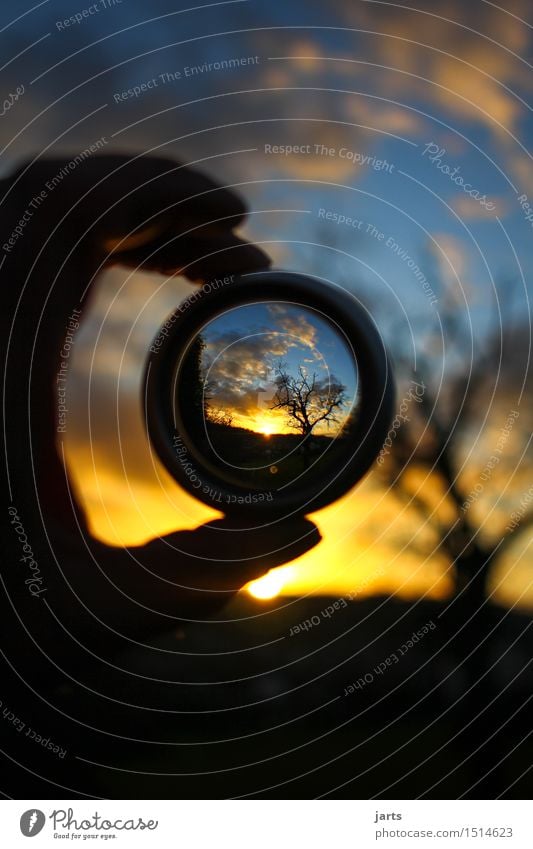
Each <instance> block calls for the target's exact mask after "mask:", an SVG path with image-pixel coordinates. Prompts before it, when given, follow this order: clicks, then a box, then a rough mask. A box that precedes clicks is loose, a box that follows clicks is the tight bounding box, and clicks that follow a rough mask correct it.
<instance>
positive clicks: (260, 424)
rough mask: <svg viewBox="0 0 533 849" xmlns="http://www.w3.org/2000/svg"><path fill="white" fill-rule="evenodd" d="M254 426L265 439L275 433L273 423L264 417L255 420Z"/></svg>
mask: <svg viewBox="0 0 533 849" xmlns="http://www.w3.org/2000/svg"><path fill="white" fill-rule="evenodd" d="M255 426H256V428H257V431H258V433H261V434H263V436H266V437H267V439H268V437H269V436H272V434H273V433H275V425H274V422H273V421H272V420H271V419H268V418H266V417H265V418H262V419H257V420H256V423H255Z"/></svg>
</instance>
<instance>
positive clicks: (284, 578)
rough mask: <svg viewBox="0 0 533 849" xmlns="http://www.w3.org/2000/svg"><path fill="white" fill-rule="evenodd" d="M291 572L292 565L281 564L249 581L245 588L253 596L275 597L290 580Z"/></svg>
mask: <svg viewBox="0 0 533 849" xmlns="http://www.w3.org/2000/svg"><path fill="white" fill-rule="evenodd" d="M293 573H294V568H293V567H292V566H281V567H279V568H278V569H271V570H270V572H267V573H266V575H263V577H262V578H258V579H257V580H256V581H251V583H249V584H247V586H246V590H247V592H248V593H249V594H250V595H251V596H252V597H253V598H258V599H263V600H267V599H271V598H275V597H276V596H277V595H279V593H280V592H281V590H282V589H283V587H284V586H285V584H287V583H288V582H289V581H290V580H291V578H292V576H293Z"/></svg>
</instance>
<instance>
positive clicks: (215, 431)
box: [174, 301, 360, 490]
mask: <svg viewBox="0 0 533 849" xmlns="http://www.w3.org/2000/svg"><path fill="white" fill-rule="evenodd" d="M180 368H181V381H183V382H182V383H181V381H180V379H179V377H178V375H176V379H175V380H174V385H175V386H180V385H182V386H183V387H184V389H185V392H183V391H182V392H181V393H180V391H179V390H178V392H177V393H176V397H175V410H174V412H175V416H176V415H179V412H180V409H179V408H180V407H181V410H182V420H183V423H184V425H185V428H186V430H187V432H188V433H189V434H190V433H195V434H196V439H195V447H196V450H197V451H200V452H201V454H202V456H203V458H204V459H205V460H209V462H210V463H211V464H212V465H213V466H215V467H216V470H217V474H219V475H220V476H221V478H224V479H225V480H227V481H228V483H231V484H234V485H238V486H246V487H248V488H250V489H251V490H272V489H275V490H280V489H282V488H288V487H295V486H298V487H303V486H309V485H313V486H315V487H316V484H317V482H318V481H319V480H320V479H327V478H328V477H331V475H332V472H333V470H334V469H335V468H337V469H339V468H342V465H343V463H344V462H345V461H346V456H347V444H346V443H347V440H349V439H350V430H351V426H352V427H353V423H354V421H355V418H356V416H357V410H358V399H359V397H360V396H359V393H358V374H357V363H356V360H355V356H354V353H353V351H351V350H350V348H349V345H348V343H347V341H346V339H345V338H344V336H343V334H342V331H341V330H340V328H338V327H335V325H334V324H333V323H332V322H331V321H329V319H327V318H326V317H325V316H323V315H321V314H320V313H318V312H316V311H315V310H311V309H309V308H308V307H304V306H301V305H300V304H294V303H283V302H280V301H267V302H257V303H252V304H246V305H244V306H238V307H234V308H232V309H229V310H226V311H224V312H222V313H221V314H220V315H217V316H216V317H215V318H214V319H212V320H211V321H210V322H208V323H207V324H205V325H204V326H203V327H202V328H201V329H200V330H199V332H198V334H197V335H196V337H195V338H194V339H193V340H192V342H191V344H190V346H189V349H188V352H187V355H186V356H185V358H184V360H183V361H182V363H181V365H180Z"/></svg>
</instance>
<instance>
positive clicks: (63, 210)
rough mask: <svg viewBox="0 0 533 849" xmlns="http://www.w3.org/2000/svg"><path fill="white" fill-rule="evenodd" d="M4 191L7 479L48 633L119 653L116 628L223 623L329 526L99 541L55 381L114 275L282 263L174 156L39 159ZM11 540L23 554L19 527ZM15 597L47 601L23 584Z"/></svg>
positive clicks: (136, 634) (223, 529)
mask: <svg viewBox="0 0 533 849" xmlns="http://www.w3.org/2000/svg"><path fill="white" fill-rule="evenodd" d="M61 175H63V176H61ZM3 190H4V191H3V194H4V200H3V203H2V245H3V250H2V252H3V254H4V257H5V259H4V265H3V269H2V286H3V294H4V296H5V297H7V302H8V303H7V309H6V310H5V311H4V312H3V316H2V322H3V331H4V333H3V336H4V338H5V340H9V342H8V344H9V350H8V351H7V357H8V359H7V369H6V390H7V396H6V397H7V398H8V399H9V404H8V413H7V418H6V421H7V428H6V435H7V436H6V438H7V458H8V472H9V484H10V487H11V501H12V503H13V504H14V505H15V507H16V509H17V511H18V512H17V515H19V518H20V522H21V523H22V524H23V525H24V528H25V531H26V534H27V536H28V538H29V539H31V540H32V543H31V544H32V546H33V550H34V552H35V555H36V556H35V559H36V560H37V555H38V557H39V568H40V571H41V574H42V576H43V581H42V586H43V587H44V586H45V587H46V591H45V592H43V593H39V594H38V595H37V596H36V598H38V599H39V601H43V600H44V601H45V602H46V605H47V606H48V608H49V609H50V610H51V614H50V615H48V617H44V624H43V628H44V629H45V630H46V627H47V623H48V625H50V624H51V623H52V619H51V618H50V616H52V618H53V620H54V621H55V620H58V622H59V625H58V627H59V628H63V629H64V630H65V631H66V632H67V633H69V632H70V633H76V634H78V637H79V638H81V639H83V643H84V645H86V644H88V643H90V644H98V646H99V647H100V650H102V648H103V647H105V648H106V649H108V650H111V648H112V647H114V645H115V641H116V640H117V639H118V640H119V642H120V638H119V637H118V635H124V636H125V637H126V638H127V639H139V638H141V639H142V638H143V637H146V636H148V635H149V634H150V633H151V632H155V631H157V630H163V629H167V628H171V627H172V625H173V621H174V622H175V620H176V619H180V618H181V619H198V618H202V617H204V616H206V615H210V614H212V613H213V612H214V611H216V610H217V609H218V608H220V607H221V606H222V605H223V604H224V603H225V602H226V601H227V600H228V598H230V597H231V596H232V595H233V594H234V593H235V592H237V591H238V590H239V589H240V588H241V587H242V586H243V585H244V584H245V583H247V582H248V581H249V580H251V579H253V578H256V577H258V576H259V575H261V574H263V573H264V572H265V571H266V570H268V569H270V568H272V567H274V566H277V565H280V564H281V563H283V562H286V561H288V560H292V559H294V557H296V556H298V555H300V554H302V553H303V552H304V551H306V550H307V549H308V548H310V547H311V546H313V545H314V544H316V542H317V541H318V539H319V535H318V531H317V530H316V528H315V526H314V525H313V524H312V523H311V522H309V521H308V520H306V519H295V520H291V521H290V522H287V523H286V524H282V523H279V522H278V523H276V524H274V525H273V526H270V527H266V528H265V529H264V530H261V529H251V528H250V529H246V530H243V529H242V527H241V528H240V529H239V528H238V527H237V525H236V523H235V522H231V521H229V520H225V519H221V520H218V521H215V522H211V523H209V524H207V525H204V526H203V527H201V528H198V529H197V530H195V531H182V532H177V533H174V534H169V535H167V536H165V537H163V538H161V539H156V540H153V541H152V542H150V543H148V544H147V545H144V546H137V547H133V548H127V549H125V548H113V547H111V546H107V545H104V544H103V543H102V542H99V541H98V540H96V539H95V538H94V537H93V536H92V535H91V533H90V531H89V529H88V527H87V523H86V520H85V517H84V515H83V511H82V509H81V507H80V505H79V504H78V502H77V498H76V493H75V492H73V491H72V489H71V487H70V485H69V478H68V473H67V471H66V470H65V467H64V465H63V462H62V461H61V459H60V458H59V457H58V454H57V451H56V448H55V441H56V412H57V392H56V375H57V371H58V364H59V361H60V355H59V352H60V350H61V346H62V343H63V340H64V335H65V321H66V318H67V317H68V316H69V315H70V314H71V311H72V309H73V308H80V305H81V310H82V313H83V311H84V309H85V307H86V304H87V302H88V299H89V298H90V292H91V286H92V284H93V282H94V279H95V278H96V276H97V275H98V273H99V272H100V271H101V270H102V269H104V268H105V267H106V266H109V265H110V264H112V263H117V262H119V263H121V264H126V265H128V266H130V267H134V268H137V267H139V268H142V269H144V270H152V271H153V270H157V271H160V272H163V273H167V274H174V273H182V274H183V275H185V276H186V277H187V278H189V279H190V280H191V281H206V280H209V279H210V278H211V277H212V276H214V275H217V276H219V275H221V274H224V275H226V274H233V273H239V272H241V271H253V270H256V269H259V268H262V267H266V266H268V264H269V260H268V258H267V257H266V256H265V254H264V253H263V252H262V251H261V250H259V249H258V248H256V247H255V246H253V245H251V244H249V243H247V242H245V241H243V240H242V239H240V238H239V237H238V236H237V235H236V234H235V233H234V228H235V227H236V226H237V225H239V224H240V223H241V222H242V221H243V219H244V216H245V211H246V210H245V207H244V204H243V202H242V201H241V200H240V199H239V198H238V197H237V196H236V195H235V194H233V192H231V191H228V190H226V189H224V188H221V187H219V186H217V185H216V184H215V183H213V182H212V181H211V180H209V179H208V178H207V177H204V176H202V175H200V174H198V173H196V172H194V171H191V170H190V169H188V168H185V167H183V166H182V165H180V164H178V163H176V162H174V161H172V160H166V159H158V158H151V157H150V158H147V157H128V156H120V155H112V156H93V157H92V158H89V159H87V160H86V161H84V162H81V163H79V164H78V165H77V166H76V167H75V168H72V167H71V166H69V165H68V161H67V160H65V161H63V160H59V159H48V160H46V161H38V162H35V163H32V164H28V165H25V166H24V167H22V168H21V169H19V171H18V172H17V173H16V174H15V175H14V176H13V177H12V178H11V179H10V180H6V181H4V183H3ZM43 193H44V194H43ZM10 544H11V546H12V550H13V556H16V551H17V540H16V539H15V538H14V535H13V533H11V536H10ZM11 592H12V593H14V596H13V597H15V598H17V599H18V600H19V601H21V602H22V603H27V604H30V606H31V604H33V605H35V604H37V601H36V599H35V598H31V600H30V594H29V593H28V591H27V588H26V587H24V585H23V584H21V582H20V581H19V582H18V583H17V581H16V580H15V581H14V583H13V585H12V589H11ZM34 609H35V608H33V610H34ZM52 624H53V623H52ZM56 625H57V622H56ZM54 627H55V625H54ZM58 634H59V635H60V634H61V630H58ZM64 639H67V640H68V639H69V638H68V637H65V636H64Z"/></svg>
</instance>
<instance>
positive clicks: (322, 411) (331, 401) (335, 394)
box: [271, 362, 346, 467]
mask: <svg viewBox="0 0 533 849" xmlns="http://www.w3.org/2000/svg"><path fill="white" fill-rule="evenodd" d="M276 386H277V389H276V394H275V396H274V403H273V404H272V408H271V409H273V410H283V411H284V412H285V413H286V421H287V425H288V427H290V428H292V429H294V430H296V431H298V432H299V433H301V435H302V436H303V437H304V441H303V444H302V453H303V458H304V466H306V467H307V466H308V465H309V460H310V455H311V450H312V444H311V440H310V437H311V434H312V433H313V430H314V429H315V428H316V427H317V425H320V424H321V423H324V424H325V425H326V426H327V427H328V428H330V427H331V426H332V425H335V426H337V427H336V429H338V425H339V424H340V422H341V418H340V412H341V409H342V408H343V407H344V405H345V403H346V386H345V385H344V384H342V383H340V382H339V381H338V380H337V379H336V378H335V377H334V376H333V375H329V376H328V377H324V378H319V377H318V376H317V373H316V372H315V371H314V372H313V373H312V374H309V373H308V371H307V369H306V368H305V366H303V365H299V366H298V368H297V372H296V373H295V374H294V373H291V372H290V371H289V369H288V367H287V364H286V363H283V362H281V363H279V364H278V366H277V369H276Z"/></svg>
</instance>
